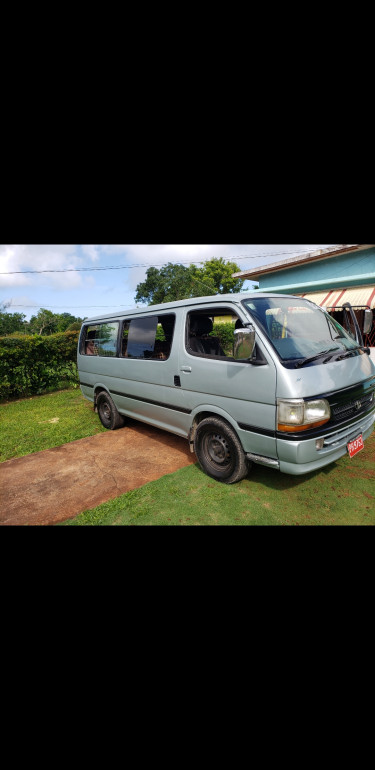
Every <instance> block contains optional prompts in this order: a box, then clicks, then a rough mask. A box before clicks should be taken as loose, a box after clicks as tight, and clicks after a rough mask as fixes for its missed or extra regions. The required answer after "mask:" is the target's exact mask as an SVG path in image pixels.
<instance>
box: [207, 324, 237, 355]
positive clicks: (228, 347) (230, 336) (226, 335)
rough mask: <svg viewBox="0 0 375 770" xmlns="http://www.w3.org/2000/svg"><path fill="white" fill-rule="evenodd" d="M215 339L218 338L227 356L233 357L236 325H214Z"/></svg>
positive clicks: (212, 333) (213, 334) (213, 333)
mask: <svg viewBox="0 0 375 770" xmlns="http://www.w3.org/2000/svg"><path fill="white" fill-rule="evenodd" d="M211 335H212V336H213V337H218V338H219V340H220V345H221V347H222V348H223V350H224V351H225V353H226V355H227V356H232V355H233V341H234V323H233V322H229V323H214V325H213V330H212V332H211Z"/></svg>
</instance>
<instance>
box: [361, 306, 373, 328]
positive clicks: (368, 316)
mask: <svg viewBox="0 0 375 770" xmlns="http://www.w3.org/2000/svg"><path fill="white" fill-rule="evenodd" d="M371 326H372V310H370V309H369V308H366V310H365V314H364V319H363V334H368V333H369V331H370V329H371Z"/></svg>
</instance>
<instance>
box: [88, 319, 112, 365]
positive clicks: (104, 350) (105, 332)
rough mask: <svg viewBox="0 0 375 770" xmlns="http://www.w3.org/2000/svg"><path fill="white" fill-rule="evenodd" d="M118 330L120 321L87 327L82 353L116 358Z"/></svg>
mask: <svg viewBox="0 0 375 770" xmlns="http://www.w3.org/2000/svg"><path fill="white" fill-rule="evenodd" d="M118 329H119V324H118V321H114V322H111V323H102V324H90V325H88V326H86V327H85V329H84V333H83V335H82V339H81V351H80V352H81V353H83V354H84V355H86V356H105V357H108V356H116V355H117V337H118Z"/></svg>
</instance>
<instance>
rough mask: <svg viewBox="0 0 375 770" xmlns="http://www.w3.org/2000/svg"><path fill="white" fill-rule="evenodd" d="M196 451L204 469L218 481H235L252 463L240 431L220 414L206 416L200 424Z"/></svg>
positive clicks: (197, 432)
mask: <svg viewBox="0 0 375 770" xmlns="http://www.w3.org/2000/svg"><path fill="white" fill-rule="evenodd" d="M194 452H195V454H196V456H197V458H198V462H199V464H200V466H201V468H202V470H203V471H204V472H205V473H207V475H208V476H211V477H212V478H214V479H216V481H223V482H224V483H225V484H234V483H235V482H236V481H240V480H241V479H243V478H244V477H245V476H247V474H248V471H249V467H250V464H249V462H248V460H247V459H246V456H245V453H244V451H243V449H242V446H241V443H240V441H239V438H238V436H237V434H236V433H235V431H234V430H233V428H231V426H230V425H228V423H226V422H224V420H220V419H219V418H217V417H207V418H206V419H204V420H202V422H200V423H199V425H198V427H197V430H196V433H195V438H194Z"/></svg>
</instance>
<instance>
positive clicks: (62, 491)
mask: <svg viewBox="0 0 375 770" xmlns="http://www.w3.org/2000/svg"><path fill="white" fill-rule="evenodd" d="M195 462H196V457H195V455H194V454H192V453H191V452H190V450H189V445H188V442H187V441H186V439H183V438H179V437H178V436H174V435H172V434H171V433H166V432H165V431H162V430H158V429H157V428H153V427H151V426H149V425H144V424H142V423H139V422H135V421H130V420H129V422H128V423H127V425H126V426H125V428H121V430H116V431H108V432H106V433H100V434H98V435H97V436H92V437H90V438H83V439H79V440H78V441H73V442H72V443H70V444H64V445H63V446H60V447H56V448H55V449H46V450H44V451H43V452H36V453H35V454H31V455H27V456H26V457H20V458H16V459H13V460H8V461H7V462H4V463H1V464H0V525H30V524H36V525H49V524H57V523H58V522H61V521H64V520H66V519H71V518H72V517H73V516H76V515H77V514H78V513H81V512H82V511H84V510H86V509H88V508H94V507H95V506H96V505H100V503H104V502H106V501H107V500H111V499H113V498H114V497H118V495H121V494H123V493H124V492H129V490H131V489H135V488H136V487H140V486H142V485H143V484H146V483H147V482H149V481H155V479H158V478H160V477H161V476H164V475H165V474H167V473H173V472H174V471H176V470H178V469H179V468H183V467H184V466H186V465H190V464H191V463H195Z"/></svg>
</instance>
